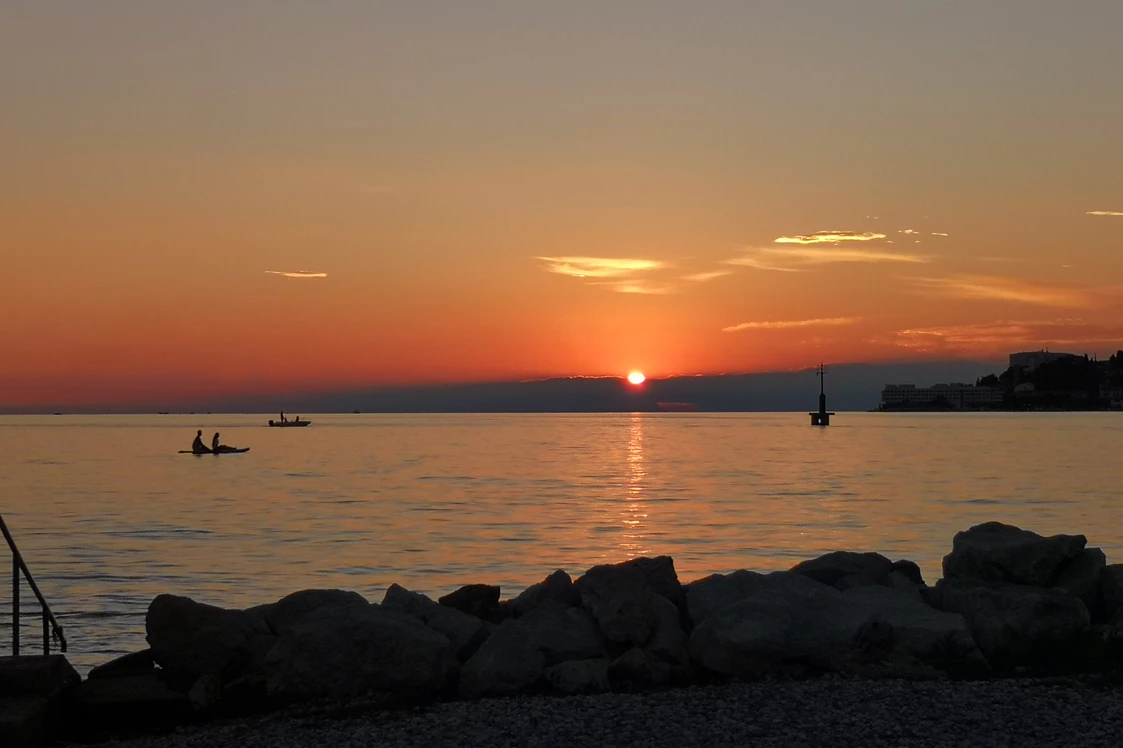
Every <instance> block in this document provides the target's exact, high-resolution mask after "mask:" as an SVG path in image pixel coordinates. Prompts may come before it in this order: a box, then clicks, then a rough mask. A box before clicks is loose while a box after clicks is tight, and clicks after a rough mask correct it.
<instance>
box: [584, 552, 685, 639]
mask: <svg viewBox="0 0 1123 748" xmlns="http://www.w3.org/2000/svg"><path fill="white" fill-rule="evenodd" d="M577 589H578V591H579V592H580V593H581V602H582V604H583V605H584V606H585V608H586V609H587V610H589V611H590V612H591V613H592V614H593V617H594V618H596V620H597V624H598V625H599V626H600V629H601V631H602V632H604V635H605V636H606V637H607V638H608V639H609V640H610V641H613V642H617V643H620V644H634V645H642V644H644V643H645V642H646V641H647V640H648V639H649V638H650V637H651V634H652V633H653V632H654V630H655V626H656V618H657V603H656V601H655V596H656V595H662V596H663V597H666V598H667V599H668V600H670V601H671V602H672V603H675V604H676V605H681V603H682V601H683V592H682V586H681V585H680V584H679V582H678V576H677V574H676V573H675V568H674V562H673V561H672V560H671V558H670V557H669V556H659V557H658V558H637V559H633V560H631V561H626V562H624V563H622V564H613V565H607V564H606V565H602V566H594V567H593V568H591V569H589V570H588V571H587V572H585V574H584V575H583V576H582V577H581V578H580V579H578V580H577Z"/></svg>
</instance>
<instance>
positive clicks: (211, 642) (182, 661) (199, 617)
mask: <svg viewBox="0 0 1123 748" xmlns="http://www.w3.org/2000/svg"><path fill="white" fill-rule="evenodd" d="M145 629H146V631H147V638H148V644H149V646H150V647H151V649H152V659H153V660H154V661H155V662H156V664H157V665H159V666H160V667H161V668H163V669H164V670H165V671H166V672H167V673H168V674H169V675H170V676H171V677H172V678H174V679H181V680H183V681H184V682H185V683H186V684H188V685H189V684H191V683H193V682H194V681H195V680H197V679H198V678H199V676H201V675H206V674H215V675H220V676H222V677H223V678H224V679H232V678H234V677H237V676H238V675H241V674H243V673H245V672H247V671H250V670H253V669H255V668H257V667H258V666H260V661H261V655H262V654H263V652H264V651H267V650H268V648H270V647H271V646H272V644H273V641H274V637H273V635H272V633H271V632H270V630H269V627H268V625H267V624H266V623H265V620H264V618H263V617H262V616H261V615H260V614H259V612H256V611H255V612H250V611H242V610H226V609H224V608H217V607H215V606H213V605H204V604H203V603H197V602H195V601H194V600H192V599H191V598H187V597H179V596H176V595H158V596H157V597H156V598H155V599H154V600H153V601H152V603H151V604H150V605H149V606H148V614H147V616H146V617H145Z"/></svg>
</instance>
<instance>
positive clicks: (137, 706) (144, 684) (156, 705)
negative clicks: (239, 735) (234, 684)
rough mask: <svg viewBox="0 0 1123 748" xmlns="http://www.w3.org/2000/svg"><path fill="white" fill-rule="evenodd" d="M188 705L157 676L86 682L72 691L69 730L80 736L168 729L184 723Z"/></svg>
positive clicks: (188, 708) (188, 709) (188, 713)
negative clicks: (99, 732)
mask: <svg viewBox="0 0 1123 748" xmlns="http://www.w3.org/2000/svg"><path fill="white" fill-rule="evenodd" d="M190 715H191V703H190V702H189V701H188V699H187V696H185V695H184V694H182V693H180V692H179V691H173V690H172V689H170V688H168V686H167V685H165V684H164V682H163V681H162V680H160V679H159V678H158V677H156V675H154V674H149V675H130V676H126V677H121V678H95V679H94V680H86V681H83V682H82V685H80V686H78V688H77V689H75V691H74V697H73V699H72V702H71V706H70V709H69V712H68V718H67V719H68V721H69V722H70V725H69V727H70V728H71V729H73V730H75V731H76V732H78V733H79V734H87V735H88V734H90V733H91V732H94V731H101V730H106V731H111V732H118V731H126V730H127V731H135V730H141V729H146V728H153V727H167V726H170V725H175V724H179V723H181V722H184V721H185V720H187V719H188V718H189V717H190Z"/></svg>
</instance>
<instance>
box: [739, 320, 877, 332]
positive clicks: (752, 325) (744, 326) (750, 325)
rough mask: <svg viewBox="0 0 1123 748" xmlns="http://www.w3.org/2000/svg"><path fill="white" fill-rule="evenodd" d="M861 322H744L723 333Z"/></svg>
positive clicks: (856, 321) (831, 325)
mask: <svg viewBox="0 0 1123 748" xmlns="http://www.w3.org/2000/svg"><path fill="white" fill-rule="evenodd" d="M861 321H862V318H861V317H827V318H824V319H792V320H778V321H775V322H742V323H741V324H739V325H732V326H731V327H723V328H721V331H722V332H740V331H742V330H789V329H792V328H797V327H833V326H836V325H853V324H856V323H858V322H861Z"/></svg>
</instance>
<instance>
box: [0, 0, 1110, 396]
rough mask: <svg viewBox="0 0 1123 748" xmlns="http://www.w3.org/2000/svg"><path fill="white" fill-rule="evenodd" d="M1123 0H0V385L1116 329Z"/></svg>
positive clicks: (531, 367) (29, 390)
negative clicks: (457, 0)
mask: <svg viewBox="0 0 1123 748" xmlns="http://www.w3.org/2000/svg"><path fill="white" fill-rule="evenodd" d="M1120 29H1123V2H1119V0H1074V1H1073V2H1064V3H1062V2H1057V1H1056V0H985V1H983V0H941V1H939V2H934V1H930V2H921V1H920V0H910V1H907V2H906V1H903V0H876V1H875V0H845V1H843V0H771V1H765V0H760V1H753V0H736V1H735V0H728V1H724V2H718V1H705V0H700V1H699V2H694V3H686V2H679V1H677V0H676V1H675V2H670V1H664V0H628V1H625V0H616V1H615V2H585V1H583V0H567V1H566V2H551V3H545V2H541V3H539V2H514V1H512V2H498V1H492V0H489V1H486V2H485V1H483V0H480V1H478V2H470V3H469V2H465V3H453V2H440V3H438V2H428V1H424V0H410V1H409V2H405V1H403V2H375V1H373V0H362V1H359V0H354V1H342V0H338V1H332V0H328V1H325V2H292V1H288V0H270V1H269V2H264V1H260V2H259V1H253V2H251V1H249V0H247V1H246V2H217V1H210V0H207V1H202V0H192V2H180V3H170V2H151V1H150V0H132V1H127V0H100V1H99V2H78V1H77V0H73V1H71V2H56V1H55V0H9V1H8V2H5V3H4V4H3V7H2V8H0V94H2V96H3V116H2V117H0V256H2V264H0V267H2V269H3V273H4V278H5V281H6V282H5V284H4V293H3V301H0V308H2V309H3V310H4V311H3V313H2V314H0V404H8V405H11V404H20V403H26V404H30V403H46V402H50V403H88V402H97V403H111V402H135V401H148V400H151V401H155V400H158V399H161V398H164V399H167V398H177V397H187V396H196V395H199V394H230V393H237V392H249V391H287V390H293V389H323V388H326V387H337V386H355V385H377V384H389V383H417V382H447V381H477V380H502V379H522V378H530V377H541V376H556V375H560V376H564V375H624V374H626V373H628V372H629V371H630V370H633V369H635V370H642V371H643V372H645V373H646V374H647V375H648V377H660V376H667V375H674V374H689V373H716V372H734V371H737V372H752V371H766V370H776V369H790V368H796V367H803V366H809V365H812V364H817V363H818V362H819V361H820V360H825V361H828V362H839V363H841V362H855V361H889V360H915V359H948V358H967V357H971V358H981V357H986V358H989V359H994V358H1000V357H1004V356H1005V354H1006V353H1008V352H1010V351H1015V350H1025V349H1036V348H1042V347H1049V348H1053V349H1057V350H1070V351H1073V352H1078V353H1085V352H1087V353H1094V354H1100V355H1104V354H1108V353H1111V352H1113V351H1115V350H1116V349H1117V348H1120V347H1123V314H1121V313H1123V239H1121V237H1123V95H1121V92H1123V83H1121V80H1123V78H1121V75H1123V73H1121V71H1123V44H1121V43H1120V36H1119V34H1120Z"/></svg>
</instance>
